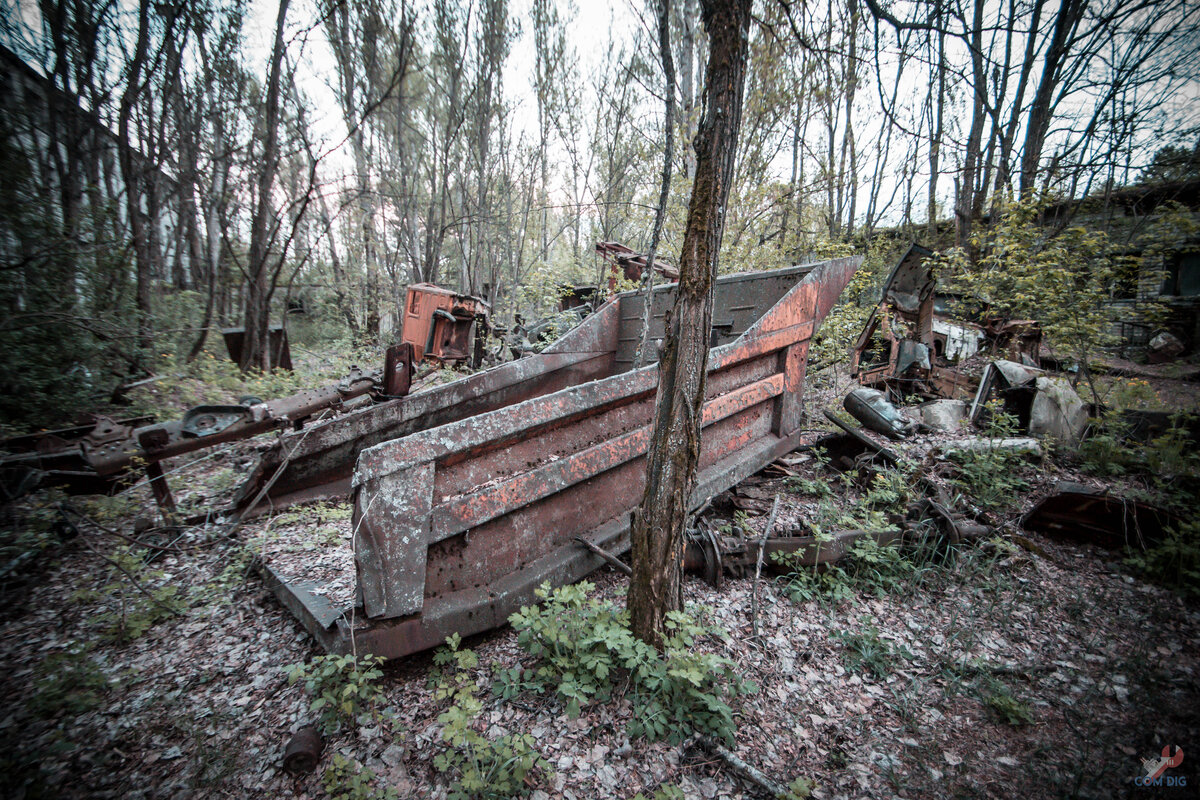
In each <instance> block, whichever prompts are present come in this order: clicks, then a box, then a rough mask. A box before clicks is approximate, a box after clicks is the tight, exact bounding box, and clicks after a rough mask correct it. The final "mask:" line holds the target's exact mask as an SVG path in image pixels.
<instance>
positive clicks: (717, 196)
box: [629, 0, 752, 646]
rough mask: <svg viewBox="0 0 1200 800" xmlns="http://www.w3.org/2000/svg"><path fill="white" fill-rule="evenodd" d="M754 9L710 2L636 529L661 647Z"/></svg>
mask: <svg viewBox="0 0 1200 800" xmlns="http://www.w3.org/2000/svg"><path fill="white" fill-rule="evenodd" d="M751 5H752V0H704V2H703V3H702V16H703V20H704V26H705V28H706V29H707V30H708V33H709V41H710V44H709V57H708V67H707V71H706V75H707V81H706V85H705V90H704V93H705V104H704V116H703V118H702V119H701V121H700V127H699V130H698V131H697V134H696V140H695V143H694V147H695V151H696V178H695V181H694V182H693V184H692V198H691V201H690V203H689V206H688V218H687V227H686V229H685V232H684V239H683V252H682V254H681V257H680V262H679V291H678V294H677V296H676V299H675V306H674V308H673V309H672V312H671V318H670V320H669V324H668V328H667V330H668V335H667V337H666V340H665V342H664V345H665V347H664V351H663V357H662V361H661V363H660V364H659V381H658V392H657V397H656V402H655V412H654V428H653V433H652V436H651V441H650V447H649V452H648V453H647V454H646V491H645V494H644V495H643V497H642V505H641V509H640V510H639V511H637V512H635V514H634V519H633V529H632V532H631V537H632V544H633V579H632V581H631V584H630V588H629V614H630V623H631V626H632V629H633V632H634V634H635V635H637V636H638V637H639V638H641V639H642V640H644V641H646V642H649V643H651V644H654V645H655V646H661V644H662V642H663V639H664V636H665V622H666V617H667V614H668V613H669V612H670V611H672V610H676V609H679V608H681V607H682V605H683V602H682V596H681V577H682V574H683V569H682V566H683V565H682V557H683V533H684V527H685V525H686V523H687V517H688V511H689V508H688V500H689V497H690V494H691V490H692V487H693V486H694V484H695V481H696V471H697V466H698V464H699V460H700V421H701V412H702V409H703V405H704V385H705V377H706V373H707V370H708V341H709V336H710V334H711V331H712V306H713V287H714V285H715V283H716V274H717V258H718V254H719V251H720V248H721V236H722V234H723V233H724V230H725V203H726V201H727V199H728V196H729V187H730V183H731V182H732V179H733V167H734V157H735V155H736V152H737V136H738V129H739V128H740V126H741V118H742V96H743V92H744V88H745V82H746V62H747V51H748V42H749V28H750V11H751Z"/></svg>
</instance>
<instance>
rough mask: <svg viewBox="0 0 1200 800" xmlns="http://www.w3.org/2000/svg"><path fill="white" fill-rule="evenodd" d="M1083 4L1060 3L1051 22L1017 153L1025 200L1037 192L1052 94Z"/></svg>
mask: <svg viewBox="0 0 1200 800" xmlns="http://www.w3.org/2000/svg"><path fill="white" fill-rule="evenodd" d="M1086 8H1087V0H1062V5H1061V6H1060V7H1059V10H1058V16H1057V17H1056V18H1055V20H1054V33H1053V35H1052V38H1051V40H1050V46H1049V48H1047V50H1046V56H1045V59H1044V63H1043V65H1042V78H1041V81H1040V82H1039V83H1038V88H1037V92H1036V93H1035V94H1034V96H1033V103H1032V104H1031V106H1030V108H1029V119H1028V123H1027V127H1026V128H1025V147H1024V150H1023V152H1022V153H1021V196H1022V198H1024V199H1028V198H1029V197H1031V196H1032V194H1033V192H1034V190H1035V189H1036V188H1037V186H1036V181H1037V171H1038V166H1039V165H1040V163H1041V159H1042V148H1043V147H1044V146H1045V144H1046V134H1047V133H1048V132H1049V131H1050V122H1051V120H1052V119H1053V117H1054V106H1055V97H1054V96H1055V93H1056V91H1057V90H1058V84H1059V81H1060V80H1061V79H1062V67H1063V63H1064V62H1065V61H1066V59H1067V55H1068V53H1069V50H1070V43H1071V40H1072V38H1073V37H1074V35H1075V29H1076V28H1077V27H1078V26H1079V22H1080V20H1082V19H1083V12H1084V10H1085V9H1086Z"/></svg>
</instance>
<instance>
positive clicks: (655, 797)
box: [632, 783, 687, 800]
mask: <svg viewBox="0 0 1200 800" xmlns="http://www.w3.org/2000/svg"><path fill="white" fill-rule="evenodd" d="M685 797H687V795H685V794H684V793H683V789H680V788H679V787H678V786H676V785H675V784H673V783H668V784H666V785H665V786H659V787H658V788H657V789H655V790H654V794H652V795H650V796H649V797H646V795H644V794H642V793H641V792H638V793H637V794H635V795H634V796H633V798H632V800H684V798H685Z"/></svg>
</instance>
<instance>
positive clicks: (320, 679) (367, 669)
mask: <svg viewBox="0 0 1200 800" xmlns="http://www.w3.org/2000/svg"><path fill="white" fill-rule="evenodd" d="M383 661H384V659H383V657H382V656H374V655H363V656H358V657H357V658H356V657H355V656H354V655H352V654H346V655H336V654H330V655H324V656H317V657H315V658H314V659H313V660H312V662H311V663H309V664H304V663H299V664H292V665H291V666H290V667H287V672H288V683H289V684H294V683H297V682H299V681H303V682H304V688H305V690H306V691H307V692H308V694H309V696H311V697H312V698H313V701H312V704H311V705H310V706H309V708H310V710H312V711H318V712H320V714H321V724H322V726H324V728H325V732H326V733H327V734H328V733H334V732H336V731H338V730H340V729H341V728H342V726H343V725H346V724H347V723H355V722H361V721H363V720H364V718H366V719H371V718H374V717H377V715H378V713H379V712H378V706H379V704H380V701H381V700H382V699H383V690H382V689H380V688H379V686H378V685H377V681H378V680H379V679H380V678H381V677H383V670H381V669H379V665H380V664H382V663H383Z"/></svg>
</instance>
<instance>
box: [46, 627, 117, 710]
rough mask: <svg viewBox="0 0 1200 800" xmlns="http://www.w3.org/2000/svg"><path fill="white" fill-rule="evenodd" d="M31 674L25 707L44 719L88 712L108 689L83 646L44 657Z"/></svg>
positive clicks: (106, 680) (103, 678)
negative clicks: (30, 690)
mask: <svg viewBox="0 0 1200 800" xmlns="http://www.w3.org/2000/svg"><path fill="white" fill-rule="evenodd" d="M33 674H34V679H33V689H34V691H33V694H32V696H31V697H30V698H29V700H28V703H27V707H28V708H29V710H30V711H32V712H33V713H34V714H36V715H37V716H39V717H41V718H43V719H52V718H54V717H57V716H59V715H60V714H66V715H76V714H83V713H86V712H88V711H91V710H92V709H94V708H96V707H97V706H99V705H100V702H101V699H102V697H103V695H104V693H105V692H107V691H108V689H109V687H110V685H111V684H110V682H109V680H108V678H107V677H105V675H104V673H103V672H102V671H101V670H100V667H99V666H98V665H97V664H96V662H95V661H94V660H93V659H92V657H91V656H90V655H88V648H87V647H86V646H84V645H76V644H73V645H71V646H70V647H68V649H66V650H62V651H59V652H57V653H52V654H50V655H48V656H46V658H44V659H43V660H42V661H41V663H39V664H38V665H37V667H35V668H34V671H33Z"/></svg>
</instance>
